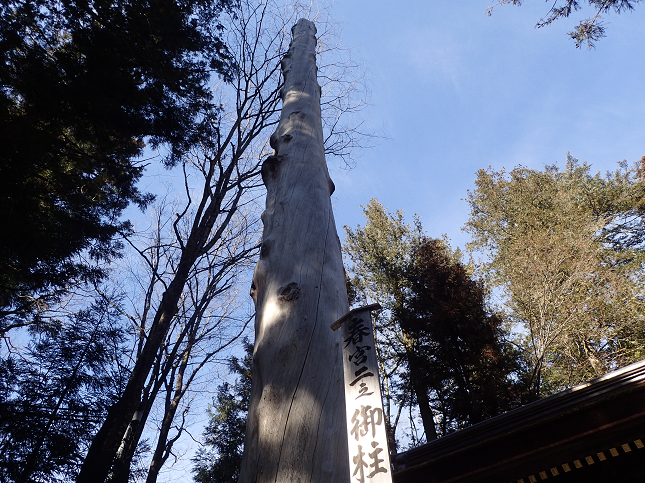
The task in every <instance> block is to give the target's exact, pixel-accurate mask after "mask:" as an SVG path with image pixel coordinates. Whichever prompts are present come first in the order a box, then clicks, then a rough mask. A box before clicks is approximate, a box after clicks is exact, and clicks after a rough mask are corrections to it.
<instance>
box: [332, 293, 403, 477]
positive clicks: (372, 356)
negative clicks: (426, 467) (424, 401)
mask: <svg viewBox="0 0 645 483" xmlns="http://www.w3.org/2000/svg"><path fill="white" fill-rule="evenodd" d="M380 308H381V306H380V305H379V304H373V305H368V306H366V307H361V308H358V309H354V310H352V311H350V312H349V313H348V314H347V315H345V316H343V317H342V318H340V319H339V320H338V321H336V322H335V323H334V324H333V325H332V326H331V328H332V329H333V330H337V329H338V328H339V327H342V329H343V330H342V335H343V368H344V373H345V409H346V412H347V438H348V442H349V467H350V479H351V481H352V482H358V483H392V470H391V466H390V457H389V452H388V447H387V435H386V432H385V415H384V414H383V401H382V399H381V386H380V384H379V372H378V364H377V361H376V347H375V345H374V327H373V325H372V315H371V313H370V311H371V310H378V309H380Z"/></svg>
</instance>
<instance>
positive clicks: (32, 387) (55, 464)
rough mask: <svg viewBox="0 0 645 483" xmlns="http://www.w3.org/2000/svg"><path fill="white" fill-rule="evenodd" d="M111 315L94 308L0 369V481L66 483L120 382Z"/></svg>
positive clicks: (118, 334)
mask: <svg viewBox="0 0 645 483" xmlns="http://www.w3.org/2000/svg"><path fill="white" fill-rule="evenodd" d="M124 337H125V334H124V331H123V329H122V327H121V324H120V320H119V317H118V314H117V313H116V312H115V310H114V309H113V308H111V307H110V306H109V305H108V304H106V303H105V302H100V301H99V302H96V303H95V304H93V305H92V306H90V307H89V308H88V309H85V310H82V311H80V312H79V313H77V314H76V315H74V316H72V317H70V320H67V321H60V323H58V324H51V325H50V331H47V332H41V333H40V334H38V335H37V337H34V338H33V339H32V341H31V343H30V344H29V345H28V347H27V348H26V351H25V352H16V353H12V354H10V355H9V356H8V357H6V358H3V359H2V360H1V361H0V480H2V481H7V482H8V481H13V482H27V481H70V480H73V479H74V478H75V475H76V474H77V472H78V470H79V468H80V464H81V462H82V459H83V456H84V453H85V450H86V448H87V445H88V444H89V442H90V441H91V438H92V436H93V434H94V432H95V431H96V428H97V426H98V424H99V423H100V421H101V419H102V418H103V417H104V415H105V412H106V410H107V407H108V406H109V405H110V404H111V402H113V401H114V398H115V395H116V394H118V392H119V390H120V389H121V387H122V386H123V384H124V382H125V378H126V377H127V373H126V372H125V371H123V370H122V369H121V368H120V365H119V359H120V358H121V356H122V353H121V351H122V343H123V341H124Z"/></svg>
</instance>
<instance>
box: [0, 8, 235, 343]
mask: <svg viewBox="0 0 645 483" xmlns="http://www.w3.org/2000/svg"><path fill="white" fill-rule="evenodd" d="M229 4H230V2H229V1H228V0H212V1H211V0H186V1H181V2H178V1H175V0H147V1H138V0H137V1H134V0H118V1H116V2H112V1H111V2H103V1H92V0H65V1H61V2H59V1H53V0H37V1H22V0H9V1H6V2H3V4H2V7H1V8H0V55H1V56H2V62H0V83H1V86H2V87H1V89H0V113H1V115H0V145H2V147H3V148H2V152H1V153H0V223H1V224H2V226H3V230H2V235H0V316H3V321H2V325H0V329H1V330H3V331H6V330H8V329H9V328H11V327H13V326H15V325H20V323H21V320H20V319H21V317H23V316H24V315H25V314H26V313H28V312H29V311H30V310H32V309H34V308H37V307H38V304H39V303H41V304H42V303H44V302H46V301H47V296H48V295H49V296H51V295H54V294H56V293H57V292H60V291H64V290H65V289H66V286H68V285H69V284H70V283H73V282H74V281H78V280H96V279H97V278H99V277H100V276H102V275H103V274H104V272H103V271H102V270H101V268H100V267H99V264H97V263H96V262H97V261H101V260H109V259H111V258H113V257H114V256H116V255H117V253H118V250H119V244H118V243H115V242H114V238H113V237H114V235H115V234H116V233H117V232H119V231H127V230H128V228H129V225H128V223H127V222H124V221H122V220H120V219H119V217H120V215H121V213H122V212H123V210H124V209H125V207H126V206H128V204H129V203H136V204H137V205H139V206H145V205H146V204H147V203H148V202H149V201H150V196H148V195H146V194H144V193H141V192H140V191H139V190H138V189H137V187H136V183H137V180H139V178H140V177H141V175H142V172H143V169H144V164H143V162H141V161H138V160H137V157H138V156H140V155H141V154H142V150H143V148H144V146H145V143H146V142H149V143H151V144H152V146H166V147H167V148H168V153H169V155H168V157H167V159H166V162H167V163H168V164H172V163H174V162H175V161H176V160H177V159H178V157H179V156H180V155H181V154H182V153H183V152H185V151H186V149H188V148H189V147H190V146H192V145H194V144H195V143H197V142H198V141H201V142H205V140H208V139H211V138H210V137H208V136H205V134H209V133H210V132H211V131H212V129H213V125H214V124H213V123H216V119H217V112H218V108H217V106H216V105H214V103H213V102H212V99H211V94H210V91H209V90H208V81H209V79H210V78H211V77H212V75H214V74H220V75H221V76H223V77H224V78H225V79H230V77H231V74H232V72H233V71H234V65H233V62H232V61H231V60H230V57H229V55H228V53H227V49H226V46H225V45H224V44H223V43H222V42H221V40H220V34H221V29H222V27H221V25H219V24H218V23H217V17H218V14H219V12H220V11H221V10H222V9H223V8H226V7H227V6H228V5H229ZM81 254H82V255H83V257H82V258H81V257H79V255H81ZM10 316H16V317H17V319H18V320H15V319H14V320H11V317H10ZM23 322H24V321H23Z"/></svg>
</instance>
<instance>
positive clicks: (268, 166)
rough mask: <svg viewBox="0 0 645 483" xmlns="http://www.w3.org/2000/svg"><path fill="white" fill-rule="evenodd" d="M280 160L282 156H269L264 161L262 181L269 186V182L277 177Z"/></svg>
mask: <svg viewBox="0 0 645 483" xmlns="http://www.w3.org/2000/svg"><path fill="white" fill-rule="evenodd" d="M280 161H281V159H280V156H269V157H268V158H267V159H265V160H264V163H262V182H263V183H264V185H265V186H268V185H269V182H270V181H272V180H273V179H275V176H276V174H277V172H278V166H279V165H280Z"/></svg>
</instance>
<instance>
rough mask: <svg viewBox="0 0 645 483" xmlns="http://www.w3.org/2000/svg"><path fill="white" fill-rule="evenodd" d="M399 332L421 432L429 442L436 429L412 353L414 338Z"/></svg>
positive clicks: (428, 400)
mask: <svg viewBox="0 0 645 483" xmlns="http://www.w3.org/2000/svg"><path fill="white" fill-rule="evenodd" d="M401 332H402V333H403V343H404V345H405V355H406V358H407V360H408V368H409V369H410V380H411V382H412V388H413V390H414V394H415V395H416V397H417V404H418V405H419V413H420V414H421V421H423V430H424V431H425V433H426V441H428V442H430V441H433V440H435V439H437V427H436V425H435V423H434V415H433V413H432V408H431V407H430V399H429V398H428V388H427V386H426V385H425V384H423V371H422V370H421V369H420V368H419V364H418V362H417V355H416V354H415V353H414V338H413V337H412V336H411V335H410V334H409V333H408V331H406V330H405V329H403V328H401Z"/></svg>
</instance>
